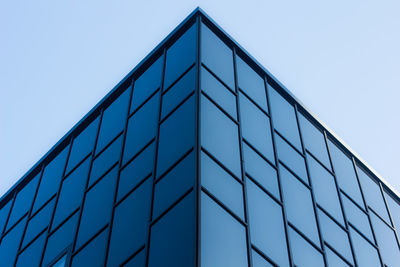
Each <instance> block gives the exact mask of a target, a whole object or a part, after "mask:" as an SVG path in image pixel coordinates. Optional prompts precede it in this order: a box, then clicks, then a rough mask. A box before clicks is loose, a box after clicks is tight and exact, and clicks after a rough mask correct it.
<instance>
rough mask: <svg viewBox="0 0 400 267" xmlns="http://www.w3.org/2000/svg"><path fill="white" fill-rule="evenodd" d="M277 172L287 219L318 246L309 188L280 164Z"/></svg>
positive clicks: (318, 241)
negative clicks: (279, 177)
mask: <svg viewBox="0 0 400 267" xmlns="http://www.w3.org/2000/svg"><path fill="white" fill-rule="evenodd" d="M279 173H280V176H281V184H282V194H283V202H284V204H285V208H286V214H287V218H288V221H289V222H291V223H293V225H294V226H295V227H296V228H297V229H299V230H300V231H301V232H302V233H304V234H305V235H306V236H307V237H308V238H310V240H311V241H312V242H314V244H315V245H317V246H318V247H319V246H320V240H319V236H318V228H317V221H316V219H315V211H314V207H313V202H312V198H311V192H310V190H309V189H308V188H307V187H305V185H304V184H302V183H301V182H300V181H299V180H298V179H297V178H296V177H294V176H293V175H292V174H291V173H290V172H289V171H288V170H287V169H286V168H285V167H283V166H282V165H280V166H279Z"/></svg>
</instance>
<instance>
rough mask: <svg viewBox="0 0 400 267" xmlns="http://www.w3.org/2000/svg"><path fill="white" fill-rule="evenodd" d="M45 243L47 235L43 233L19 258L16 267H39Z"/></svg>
mask: <svg viewBox="0 0 400 267" xmlns="http://www.w3.org/2000/svg"><path fill="white" fill-rule="evenodd" d="M45 241H46V233H43V234H41V235H40V237H38V238H37V239H36V240H35V241H34V242H33V243H32V244H30V245H29V246H28V247H27V248H26V249H25V250H24V251H23V252H22V253H21V254H20V255H19V256H18V260H17V264H16V267H26V266H30V267H39V266H40V260H41V258H42V251H43V248H44V242H45Z"/></svg>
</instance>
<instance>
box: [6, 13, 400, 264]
mask: <svg viewBox="0 0 400 267" xmlns="http://www.w3.org/2000/svg"><path fill="white" fill-rule="evenodd" d="M399 203H400V200H399V196H398V195H396V193H395V192H393V191H392V190H391V189H390V187H389V186H388V185H387V184H385V183H384V182H382V181H381V179H380V178H379V177H377V176H376V175H375V174H374V173H373V172H372V171H371V170H369V169H368V168H367V167H366V166H365V165H364V164H363V163H362V161H361V160H359V159H358V158H357V157H355V156H354V155H353V154H352V153H351V152H350V151H349V150H348V149H347V148H346V147H345V146H344V145H343V144H341V143H340V142H339V141H338V140H337V139H336V138H335V137H334V136H333V135H332V134H331V133H330V132H329V130H327V129H326V128H324V127H323V126H322V125H321V124H320V123H319V122H318V120H316V119H315V118H314V117H313V116H312V115H310V114H309V113H308V112H307V111H306V109H305V108H304V107H303V106H302V105H301V104H299V103H298V101H297V100H296V99H295V98H294V97H292V96H291V94H290V93H288V91H287V89H285V88H283V87H282V86H281V85H280V83H279V82H277V81H276V80H275V78H273V77H272V76H271V75H270V74H269V73H268V72H267V71H265V70H264V69H263V68H262V67H261V66H260V65H259V64H258V63H256V62H254V61H253V60H252V58H251V57H250V56H249V55H248V54H247V53H246V52H245V51H243V49H242V48H241V47H240V46H239V45H237V44H236V43H235V42H234V41H233V40H232V39H230V37H229V36H227V35H226V34H225V33H224V32H223V31H222V30H221V29H220V28H219V27H218V26H216V25H215V23H214V22H213V21H212V20H211V19H209V18H208V17H207V15H205V14H204V13H203V12H202V11H200V10H196V11H195V12H193V14H192V15H190V16H189V17H188V18H187V19H186V20H185V21H184V22H183V23H182V24H181V25H180V26H179V27H178V28H177V29H175V30H174V32H173V33H172V34H171V35H170V36H169V37H168V38H167V39H166V40H164V41H163V42H162V43H161V44H160V45H159V46H158V47H157V49H156V50H154V51H153V52H152V53H151V54H150V55H149V56H148V57H147V58H146V59H144V60H143V62H142V63H140V64H139V66H138V67H136V68H135V69H134V70H133V71H132V72H131V73H130V74H128V76H127V77H125V78H124V79H123V80H122V81H121V82H120V84H118V85H117V86H116V88H114V89H113V91H112V92H111V93H110V94H109V95H108V96H107V97H106V98H105V99H103V100H102V101H101V102H100V103H99V104H98V105H97V106H96V107H95V108H94V109H93V110H92V111H91V112H90V113H89V114H88V115H87V116H86V117H85V118H84V119H83V120H82V121H81V122H80V123H79V124H78V125H77V126H76V127H74V128H73V129H72V130H71V131H70V132H69V133H68V134H67V135H66V136H65V137H64V138H63V139H62V140H61V141H60V142H59V143H58V144H57V145H56V146H55V147H54V148H53V149H52V150H51V151H50V152H49V153H48V154H47V155H45V156H44V157H43V158H42V159H41V160H40V161H39V162H38V163H37V164H36V165H35V166H34V167H33V168H32V170H31V171H30V172H28V173H27V174H26V175H25V176H24V177H23V178H22V179H21V180H20V181H19V182H18V183H17V184H16V185H15V186H14V187H13V188H12V189H11V190H10V191H9V192H8V193H7V194H6V195H4V196H3V197H2V198H1V200H0V265H1V266H5V267H8V266H60V267H61V266H74V267H75V266H135V267H144V266H150V267H160V266H177V267H189V266H203V267H220V266H221V267H224V266H232V267H245V266H254V267H261V266H282V267H286V266H287V267H289V266H290V267H314V266H315V267H323V266H329V267H336V266H353V267H356V266H358V267H364V266H367V267H368V266H371V267H375V266H382V267H385V266H387V267H396V266H400V250H399V233H398V231H397V229H398V227H400V205H399Z"/></svg>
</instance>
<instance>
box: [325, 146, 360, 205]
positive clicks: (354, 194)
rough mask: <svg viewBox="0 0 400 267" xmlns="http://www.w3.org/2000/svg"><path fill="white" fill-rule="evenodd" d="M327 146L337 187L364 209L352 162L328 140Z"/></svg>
mask: <svg viewBox="0 0 400 267" xmlns="http://www.w3.org/2000/svg"><path fill="white" fill-rule="evenodd" d="M328 145H329V150H330V152H331V157H332V163H333V168H334V171H335V175H336V179H337V182H338V184H339V187H340V188H341V189H343V191H344V192H346V193H347V194H348V195H349V196H350V197H351V198H352V199H353V200H354V201H356V202H357V203H358V205H360V206H361V207H364V205H363V200H362V197H361V192H360V188H359V187H358V182H357V177H356V173H355V171H354V167H353V162H352V161H351V159H350V158H349V157H347V156H346V155H345V154H344V153H343V152H342V151H341V150H340V149H339V148H338V147H337V146H336V145H334V144H333V143H332V142H331V141H330V140H328Z"/></svg>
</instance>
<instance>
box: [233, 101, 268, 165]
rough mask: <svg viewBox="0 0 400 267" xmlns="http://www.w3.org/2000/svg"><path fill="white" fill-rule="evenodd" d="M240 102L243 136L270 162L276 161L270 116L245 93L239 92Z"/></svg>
mask: <svg viewBox="0 0 400 267" xmlns="http://www.w3.org/2000/svg"><path fill="white" fill-rule="evenodd" d="M239 102H240V122H241V127H242V135H243V137H244V138H245V139H246V140H247V141H249V143H250V144H252V145H253V146H254V147H255V148H256V149H257V150H258V151H260V152H261V154H263V155H264V156H265V157H266V158H267V159H268V160H269V161H270V162H273V163H275V157H274V148H273V146H272V136H271V124H270V121H269V118H268V117H267V116H266V115H265V114H264V113H262V112H261V110H260V109H258V108H257V107H256V106H255V105H254V104H253V103H251V102H250V100H248V99H247V98H246V97H245V96H244V95H243V94H239Z"/></svg>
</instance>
